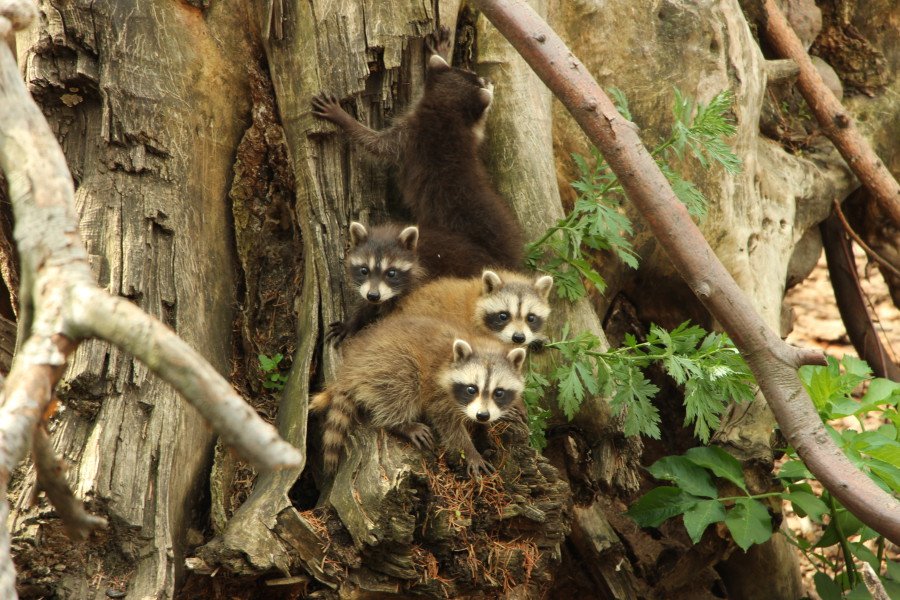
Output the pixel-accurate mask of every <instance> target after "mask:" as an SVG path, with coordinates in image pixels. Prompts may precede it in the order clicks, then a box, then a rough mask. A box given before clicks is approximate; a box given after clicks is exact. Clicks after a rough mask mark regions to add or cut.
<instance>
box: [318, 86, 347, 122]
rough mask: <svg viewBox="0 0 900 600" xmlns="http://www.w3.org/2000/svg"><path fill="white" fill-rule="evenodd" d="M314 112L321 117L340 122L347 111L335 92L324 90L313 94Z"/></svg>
mask: <svg viewBox="0 0 900 600" xmlns="http://www.w3.org/2000/svg"><path fill="white" fill-rule="evenodd" d="M312 114H313V116H315V117H317V118H319V119H324V120H326V121H330V122H332V123H336V124H340V122H341V121H342V119H343V118H344V117H345V116H346V114H347V113H346V111H345V110H344V109H343V108H341V103H340V102H339V101H338V99H337V97H336V96H335V95H334V94H326V93H325V92H322V93H320V94H316V95H315V96H313V99H312Z"/></svg>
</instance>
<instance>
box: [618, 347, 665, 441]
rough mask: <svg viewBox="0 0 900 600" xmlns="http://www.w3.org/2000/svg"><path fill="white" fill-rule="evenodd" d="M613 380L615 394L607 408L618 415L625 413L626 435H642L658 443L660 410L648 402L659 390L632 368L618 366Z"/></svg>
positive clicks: (624, 429) (624, 428)
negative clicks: (609, 407)
mask: <svg viewBox="0 0 900 600" xmlns="http://www.w3.org/2000/svg"><path fill="white" fill-rule="evenodd" d="M612 377H613V379H614V381H615V385H616V391H615V394H614V395H613V397H612V398H611V399H610V406H612V408H613V410H614V411H615V413H616V414H617V415H618V414H621V413H622V412H623V411H624V412H625V424H624V427H623V431H624V433H625V435H638V434H643V435H646V436H648V437H651V438H653V439H659V436H660V432H659V409H657V408H656V407H655V406H654V405H653V403H652V402H651V398H653V396H655V395H656V392H658V391H659V388H658V387H656V386H655V385H653V384H652V383H650V382H649V381H648V380H647V379H645V378H644V376H643V375H642V374H641V372H640V371H639V370H638V369H637V368H636V367H634V366H632V365H624V364H617V365H616V366H615V367H614V369H613V375H612Z"/></svg>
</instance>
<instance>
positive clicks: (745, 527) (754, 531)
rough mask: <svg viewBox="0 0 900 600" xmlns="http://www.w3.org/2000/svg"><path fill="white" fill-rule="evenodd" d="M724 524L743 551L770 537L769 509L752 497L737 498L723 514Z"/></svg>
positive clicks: (770, 521)
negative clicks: (724, 514)
mask: <svg viewBox="0 0 900 600" xmlns="http://www.w3.org/2000/svg"><path fill="white" fill-rule="evenodd" d="M725 525H726V526H727V527H728V531H730V532H731V537H732V538H734V541H735V543H736V544H737V545H738V546H740V547H741V550H743V551H744V552H746V551H747V549H748V548H749V547H750V546H752V545H753V544H762V543H763V542H766V541H768V540H769V538H770V537H772V519H771V518H770V517H769V511H768V510H766V507H765V506H763V505H762V504H761V503H759V502H757V501H756V500H753V499H752V498H739V499H738V500H737V501H736V502H735V505H734V508H732V509H731V510H729V511H728V514H727V515H726V516H725Z"/></svg>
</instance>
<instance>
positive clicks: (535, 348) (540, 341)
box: [528, 338, 550, 354]
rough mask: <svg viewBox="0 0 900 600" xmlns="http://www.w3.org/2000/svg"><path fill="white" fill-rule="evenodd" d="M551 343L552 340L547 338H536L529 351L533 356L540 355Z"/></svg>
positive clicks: (529, 345)
mask: <svg viewBox="0 0 900 600" xmlns="http://www.w3.org/2000/svg"><path fill="white" fill-rule="evenodd" d="M549 341H550V340H549V339H547V338H535V339H534V340H532V342H531V343H530V344H528V351H529V352H531V353H533V354H540V353H541V352H543V351H544V350H545V349H546V348H545V345H546V344H547V342H549Z"/></svg>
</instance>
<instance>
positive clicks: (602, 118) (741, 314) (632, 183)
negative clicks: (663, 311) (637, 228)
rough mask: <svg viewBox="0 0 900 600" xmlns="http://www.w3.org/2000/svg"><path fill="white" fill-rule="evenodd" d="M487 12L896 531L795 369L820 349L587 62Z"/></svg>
mask: <svg viewBox="0 0 900 600" xmlns="http://www.w3.org/2000/svg"><path fill="white" fill-rule="evenodd" d="M476 5H477V6H478V7H479V8H480V9H481V10H482V12H483V13H484V15H485V16H486V17H487V18H488V19H489V20H490V21H491V22H492V23H493V24H494V25H495V26H496V27H497V29H498V30H500V32H501V33H503V35H504V36H505V37H506V38H507V39H508V40H509V41H510V42H511V43H512V45H513V46H514V47H515V48H516V49H517V50H518V51H519V52H520V53H521V54H522V56H523V57H524V58H525V60H526V61H528V63H529V64H530V65H531V67H532V68H533V69H534V70H535V72H536V73H537V74H538V76H539V77H540V78H541V79H542V80H543V81H544V83H545V84H546V85H547V86H548V87H549V88H550V89H551V91H553V93H554V94H555V95H556V96H557V97H558V98H559V99H560V100H561V101H562V103H563V104H564V105H565V106H566V108H567V109H568V110H569V112H570V113H571V114H572V116H573V117H574V118H575V120H576V121H577V122H578V124H579V125H580V127H581V128H582V130H583V131H584V132H585V134H587V136H588V138H589V139H590V140H591V141H592V142H593V143H594V144H595V145H596V146H597V148H598V149H599V150H600V151H601V152H602V153H603V155H604V157H605V158H606V160H607V161H608V163H609V165H610V167H611V168H612V170H613V171H614V172H615V173H616V175H617V176H618V178H619V181H620V182H621V184H622V186H623V188H624V190H625V192H626V194H627V196H628V198H629V200H630V201H631V202H632V203H633V204H634V206H635V207H636V208H637V209H638V210H639V211H640V212H641V214H642V216H643V217H644V219H645V220H646V222H647V224H648V226H649V227H650V229H651V230H652V231H653V233H654V235H655V236H656V238H657V240H658V241H659V242H660V244H661V245H662V246H663V247H664V248H665V250H666V252H667V254H668V255H669V258H670V259H671V260H672V262H673V264H674V265H675V267H676V269H677V270H678V271H679V273H681V275H682V277H683V278H684V279H685V280H686V282H687V283H688V285H689V286H690V287H691V289H692V290H693V291H694V293H695V294H696V295H697V297H698V298H699V299H700V301H701V302H702V303H703V304H704V305H705V306H706V308H707V310H709V312H710V313H711V314H712V315H713V317H714V318H716V319H717V320H718V321H719V322H720V323H721V324H722V326H723V328H724V329H725V331H726V332H727V333H728V334H729V335H730V336H731V338H732V339H733V340H734V342H735V344H736V346H737V347H738V349H739V350H740V351H741V353H742V355H743V356H744V358H745V359H746V360H747V362H748V364H749V366H750V368H751V369H752V371H753V373H754V375H755V376H756V379H757V382H758V383H759V385H760V388H761V390H762V391H763V393H764V395H765V397H766V400H767V402H768V404H769V407H770V408H771V410H772V412H773V413H774V415H775V418H776V420H777V421H778V424H779V426H780V428H781V430H782V432H783V433H784V434H785V437H786V438H787V440H788V442H789V443H790V444H791V445H792V446H794V447H795V448H796V449H797V451H798V453H799V454H800V456H801V458H803V460H804V462H805V463H806V465H807V466H808V467H809V469H810V471H812V472H813V473H814V474H815V475H816V477H817V478H818V479H819V480H820V481H821V482H822V484H823V485H824V486H825V487H826V488H827V489H828V490H829V491H830V492H831V493H832V494H833V495H834V496H835V497H836V498H838V499H839V500H840V501H841V502H842V503H843V504H844V506H846V507H847V508H848V509H849V510H850V511H851V512H853V513H854V514H855V515H856V516H857V517H859V518H860V519H861V520H862V521H863V522H865V523H866V524H867V525H869V526H870V527H872V528H873V529H875V530H876V531H878V532H879V533H882V534H883V535H885V536H886V537H887V538H889V539H891V540H894V541H900V504H898V502H897V501H896V500H895V499H894V498H892V497H891V496H890V495H889V494H887V493H886V492H884V491H883V490H881V489H880V488H879V487H878V486H876V485H875V484H874V483H873V482H872V481H871V480H870V479H869V478H868V477H866V476H865V475H864V474H863V473H862V472H860V471H859V470H858V469H856V468H855V467H854V466H853V465H852V464H851V463H850V461H849V460H848V459H847V457H846V456H845V455H844V454H843V453H842V452H841V451H840V449H839V448H838V447H837V446H836V445H835V444H834V443H833V441H832V440H831V438H830V437H829V436H828V434H827V432H826V431H825V428H824V425H823V423H822V420H821V419H820V418H819V415H818V413H817V412H816V410H815V408H814V406H813V404H812V401H811V400H810V398H809V395H808V394H807V393H806V391H805V389H804V388H803V386H802V384H801V382H800V380H799V378H798V377H797V373H796V369H797V368H799V367H800V366H802V365H803V364H811V363H815V364H821V363H822V362H823V361H824V358H823V357H822V356H821V355H820V354H818V353H815V352H812V351H803V350H800V349H797V348H793V347H791V346H789V345H787V344H785V343H784V342H783V341H782V340H781V339H780V337H779V336H778V335H777V334H776V333H775V332H774V331H772V330H771V329H769V328H768V327H767V326H766V324H765V323H764V322H763V321H762V319H761V318H760V317H759V315H757V314H756V312H755V311H754V309H753V306H752V304H751V303H750V301H749V299H748V298H747V296H746V294H745V293H744V292H743V291H742V290H741V289H740V288H739V287H738V285H737V283H736V282H735V281H734V279H733V278H732V277H731V275H730V274H729V273H728V271H727V270H726V269H725V268H724V266H723V265H722V263H721V262H720V261H719V260H718V258H717V257H716V255H715V253H714V252H713V250H712V248H710V246H709V244H708V243H707V242H706V240H705V239H704V238H703V236H702V234H701V233H700V231H699V229H698V228H697V226H696V225H695V224H694V222H693V221H692V220H691V218H690V216H689V215H688V212H687V209H686V208H685V207H684V206H683V205H682V204H681V203H680V202H679V201H678V199H677V197H676V196H675V194H674V192H673V191H672V189H671V187H670V186H669V184H668V182H667V180H666V178H665V176H664V175H663V174H662V172H661V171H660V170H659V168H658V167H657V165H656V163H655V162H654V161H653V158H652V157H651V156H650V154H649V153H648V152H647V150H646V148H645V147H644V145H643V143H642V142H641V140H640V138H639V137H638V135H637V128H636V127H635V125H634V124H633V123H631V122H629V121H627V120H626V119H624V118H623V117H622V116H621V115H620V114H619V113H618V111H617V110H616V108H615V106H614V105H613V103H612V102H611V100H610V99H609V97H608V96H607V95H606V94H605V93H604V92H603V90H602V89H601V88H600V86H599V85H597V82H596V81H595V80H594V79H593V77H592V76H591V75H590V74H589V73H588V72H587V70H586V69H585V68H584V66H583V65H582V64H581V62H580V61H579V60H578V59H577V58H576V57H575V56H574V55H573V54H572V52H571V51H570V50H569V49H568V48H567V47H566V46H565V44H564V43H563V42H562V40H560V39H559V37H558V36H557V35H556V33H555V32H554V31H553V30H552V29H551V28H550V27H549V26H548V25H547V24H546V23H545V22H544V21H543V20H542V19H541V18H540V17H539V16H538V15H537V14H536V13H535V12H534V11H533V10H532V9H531V8H530V7H529V6H528V5H527V4H526V3H524V2H521V1H513V0H478V1H477V2H476Z"/></svg>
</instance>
